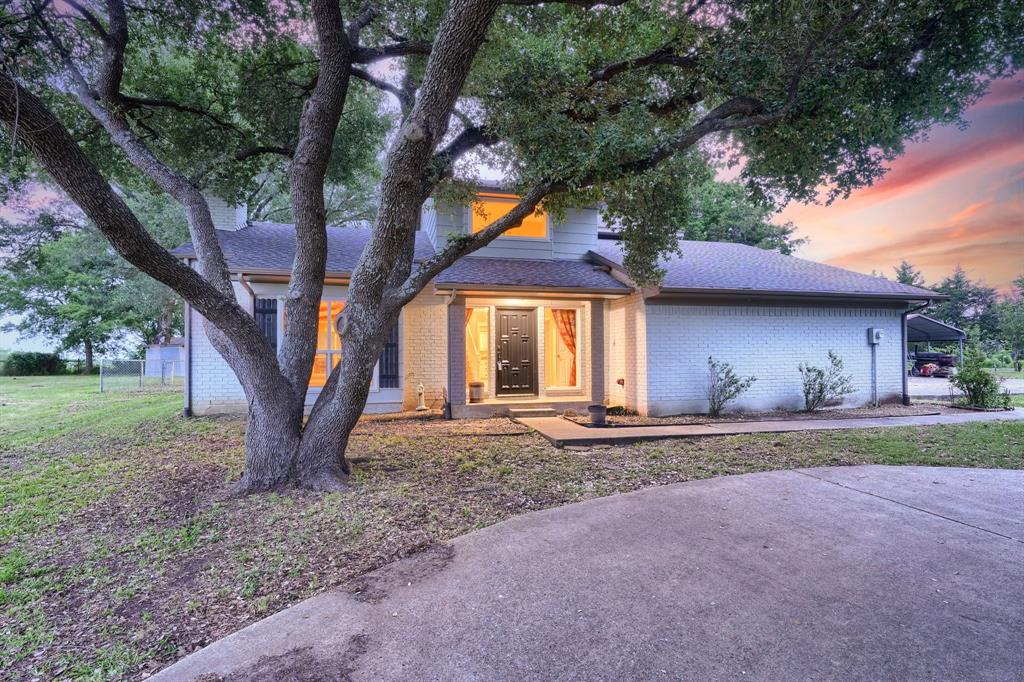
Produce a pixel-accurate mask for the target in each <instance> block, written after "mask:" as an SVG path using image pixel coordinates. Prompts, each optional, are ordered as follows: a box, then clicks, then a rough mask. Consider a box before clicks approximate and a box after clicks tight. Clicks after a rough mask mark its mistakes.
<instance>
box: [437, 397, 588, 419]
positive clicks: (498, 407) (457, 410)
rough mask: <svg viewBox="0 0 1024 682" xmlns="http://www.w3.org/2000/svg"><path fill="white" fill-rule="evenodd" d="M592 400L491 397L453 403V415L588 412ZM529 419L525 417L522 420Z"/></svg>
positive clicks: (493, 415)
mask: <svg viewBox="0 0 1024 682" xmlns="http://www.w3.org/2000/svg"><path fill="white" fill-rule="evenodd" d="M592 404H593V401H591V400H583V399H576V400H557V399H556V400H552V399H550V398H549V399H527V400H501V399H490V400H485V401H484V402H482V403H467V404H466V405H452V417H454V418H456V419H464V418H470V419H479V418H485V417H510V416H514V415H512V414H511V413H512V412H513V411H520V410H521V411H527V410H552V411H553V412H554V414H562V413H563V412H565V411H566V410H575V411H576V412H579V413H581V414H586V412H587V406H588V405H592ZM526 419H528V418H527V417H523V418H521V419H520V421H524V422H525V420H526ZM529 419H558V417H529ZM561 421H566V420H564V419H563V420H561Z"/></svg>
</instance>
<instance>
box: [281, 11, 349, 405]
mask: <svg viewBox="0 0 1024 682" xmlns="http://www.w3.org/2000/svg"><path fill="white" fill-rule="evenodd" d="M312 13H313V22H314V26H315V28H316V37H317V43H318V45H319V48H320V71H319V73H318V74H317V79H316V85H315V86H314V87H313V91H312V92H311V93H310V95H309V98H308V99H307V100H306V102H305V104H304V106H303V109H302V116H301V117H300V119H299V130H298V136H297V138H296V139H297V142H296V145H295V150H294V153H293V155H292V159H291V163H290V164H289V167H288V184H289V197H290V198H291V204H292V211H293V214H294V217H295V259H294V260H293V261H292V271H291V279H290V281H289V283H288V297H287V298H286V299H285V304H284V313H285V315H287V318H288V320H289V324H288V326H287V328H286V329H285V332H284V338H283V339H282V343H281V347H280V352H279V362H280V364H281V371H282V373H283V374H284V376H285V378H286V379H287V380H288V381H289V382H290V383H291V386H292V396H291V397H292V401H291V404H292V405H293V406H294V409H296V410H298V414H299V415H300V416H301V414H302V407H303V403H304V401H305V398H306V391H307V389H308V388H309V376H310V368H311V367H312V365H313V359H314V356H315V354H316V335H317V331H316V330H317V319H318V315H319V309H320V298H321V296H322V295H323V288H324V272H325V271H326V268H327V222H326V221H327V219H326V215H325V208H324V179H325V177H326V175H327V167H328V165H329V164H330V161H331V152H332V150H333V149H334V141H335V140H334V138H335V135H336V134H337V131H338V122H339V121H340V120H341V114H342V112H343V111H344V109H345V99H346V97H347V95H348V86H349V78H350V73H351V71H350V69H351V66H352V58H351V57H352V44H351V42H350V41H349V38H348V34H347V33H346V31H345V23H344V20H343V19H342V16H341V8H340V7H339V3H338V0H313V2H312Z"/></svg>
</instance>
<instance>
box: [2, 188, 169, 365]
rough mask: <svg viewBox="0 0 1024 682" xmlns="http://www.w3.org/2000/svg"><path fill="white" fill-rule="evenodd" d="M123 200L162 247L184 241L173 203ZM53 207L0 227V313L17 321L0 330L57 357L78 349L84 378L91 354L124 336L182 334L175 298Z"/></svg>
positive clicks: (71, 215) (72, 214) (71, 214)
mask: <svg viewBox="0 0 1024 682" xmlns="http://www.w3.org/2000/svg"><path fill="white" fill-rule="evenodd" d="M126 200H127V202H128V204H129V205H130V206H131V207H132V209H133V210H134V211H135V213H136V215H138V216H139V217H140V220H142V221H143V223H144V224H145V225H146V226H147V228H148V229H149V231H150V233H151V234H152V235H153V236H154V237H155V238H156V240H157V241H158V242H159V243H160V244H162V245H164V246H174V245H177V244H180V243H181V242H183V241H185V239H187V236H188V228H187V225H186V222H185V216H184V212H183V211H182V210H181V207H180V206H179V205H178V204H177V203H175V202H173V201H171V200H169V199H168V198H167V197H166V196H160V195H153V194H146V193H138V194H133V195H129V196H128V197H127V198H126ZM56 208H57V209H58V210H57V211H43V212H38V213H36V214H34V215H30V216H27V217H26V219H24V220H20V221H19V222H17V223H7V224H5V225H3V226H2V228H3V229H2V234H3V236H2V237H0V249H2V250H0V253H2V254H3V256H2V257H0V312H4V313H8V314H13V315H17V316H19V320H18V321H17V322H10V323H8V324H7V325H5V328H6V329H8V330H12V331H19V332H23V333H33V334H39V335H42V336H45V337H48V338H50V339H53V340H55V341H56V342H57V343H58V344H59V347H60V350H72V349H75V350H81V351H82V353H83V355H84V356H85V371H86V372H89V371H91V370H92V366H93V356H94V354H95V353H96V352H103V351H106V350H108V349H109V348H110V347H111V343H112V342H113V341H114V340H116V339H118V338H120V337H122V336H123V335H124V334H125V333H126V332H127V333H131V332H134V333H136V334H138V336H139V337H141V339H142V341H143V342H144V343H153V342H157V341H164V340H167V339H169V338H170V337H171V336H174V335H175V334H176V333H180V331H181V329H182V325H183V319H182V304H181V299H180V298H179V297H178V296H177V295H176V294H174V292H173V291H171V289H169V288H168V287H166V286H165V285H163V284H160V283H159V282H157V281H155V280H153V279H152V278H150V277H149V276H147V275H144V274H142V273H141V272H140V271H139V270H137V269H136V268H133V267H131V266H130V265H129V264H128V263H127V262H126V261H125V260H124V259H123V258H121V257H120V256H119V255H118V254H117V253H115V252H114V250H113V249H112V248H111V247H110V244H109V243H108V242H107V241H106V239H104V238H103V236H102V235H101V234H100V233H99V231H98V230H97V229H96V228H95V227H93V226H92V225H90V224H89V223H88V221H87V220H86V219H85V218H84V217H83V216H82V215H81V214H80V213H77V212H76V211H74V210H68V207H64V206H57V207H56Z"/></svg>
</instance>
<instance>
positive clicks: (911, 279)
mask: <svg viewBox="0 0 1024 682" xmlns="http://www.w3.org/2000/svg"><path fill="white" fill-rule="evenodd" d="M893 270H894V271H895V272H896V281H897V282H899V283H900V284H907V285H909V286H912V287H924V275H922V274H921V271H920V270H917V269H915V268H914V266H913V265H911V264H910V263H909V262H907V261H901V262H900V264H899V265H897V266H896V267H894V268H893Z"/></svg>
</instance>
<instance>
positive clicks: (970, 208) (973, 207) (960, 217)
mask: <svg viewBox="0 0 1024 682" xmlns="http://www.w3.org/2000/svg"><path fill="white" fill-rule="evenodd" d="M991 205H992V202H991V201H987V200H986V201H975V202H974V203H973V204H968V205H967V206H966V207H965V208H964V209H962V210H960V211H957V212H956V213H954V214H953V215H951V216H950V217H949V222H951V223H962V222H964V221H965V220H969V219H970V218H971V217H972V216H973V215H974V214H976V213H977V212H978V211H981V210H982V209H985V208H988V207H989V206H991Z"/></svg>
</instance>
